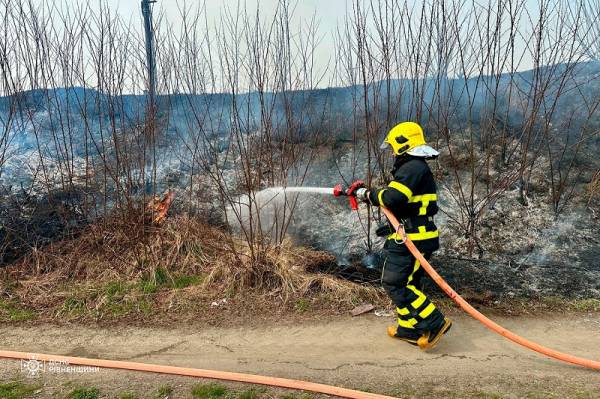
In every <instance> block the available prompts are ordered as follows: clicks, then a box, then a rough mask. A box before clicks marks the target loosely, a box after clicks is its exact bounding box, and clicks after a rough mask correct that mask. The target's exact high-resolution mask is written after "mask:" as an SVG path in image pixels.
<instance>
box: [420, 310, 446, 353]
mask: <svg viewBox="0 0 600 399" xmlns="http://www.w3.org/2000/svg"><path fill="white" fill-rule="evenodd" d="M450 327H452V321H451V320H450V319H449V318H447V317H445V318H444V320H443V322H442V323H440V324H439V326H437V327H436V328H434V329H433V330H431V331H427V332H425V333H424V334H423V335H422V336H421V338H419V339H418V340H417V345H419V348H421V349H423V350H429V349H433V348H434V347H435V346H436V345H437V343H438V342H439V341H440V339H442V337H443V336H444V334H446V333H447V332H448V330H450Z"/></svg>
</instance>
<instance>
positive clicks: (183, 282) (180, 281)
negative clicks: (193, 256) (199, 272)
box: [171, 275, 204, 289]
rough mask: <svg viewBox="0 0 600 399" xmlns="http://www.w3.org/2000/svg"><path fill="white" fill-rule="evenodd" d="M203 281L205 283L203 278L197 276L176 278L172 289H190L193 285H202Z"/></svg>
mask: <svg viewBox="0 0 600 399" xmlns="http://www.w3.org/2000/svg"><path fill="white" fill-rule="evenodd" d="M203 281H204V277H203V276H195V275H190V276H179V277H175V278H174V279H173V283H172V284H171V288H175V289H181V288H186V287H190V286H192V285H198V284H201V283H202V282H203Z"/></svg>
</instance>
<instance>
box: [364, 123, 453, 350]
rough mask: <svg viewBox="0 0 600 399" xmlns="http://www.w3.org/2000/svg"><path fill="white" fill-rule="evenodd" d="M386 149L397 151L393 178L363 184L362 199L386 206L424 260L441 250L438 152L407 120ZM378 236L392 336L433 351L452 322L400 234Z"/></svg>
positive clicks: (393, 133) (391, 133)
mask: <svg viewBox="0 0 600 399" xmlns="http://www.w3.org/2000/svg"><path fill="white" fill-rule="evenodd" d="M381 148H382V149H387V148H391V150H392V151H393V153H394V155H395V162H394V168H393V170H392V175H393V179H392V181H391V182H390V183H389V185H388V186H387V187H385V188H382V189H366V188H360V189H358V190H357V191H356V196H357V198H358V199H360V200H362V201H364V202H367V203H369V204H371V205H373V206H381V207H386V208H388V209H389V210H390V211H391V212H392V213H393V214H394V215H395V216H396V217H397V218H398V220H400V221H401V222H402V223H403V225H404V228H405V230H406V234H407V235H408V237H409V238H410V239H411V240H412V241H413V242H414V243H415V245H416V246H417V248H418V249H419V251H421V252H422V253H423V254H424V256H425V258H429V257H430V256H431V254H432V253H433V252H434V251H436V250H437V249H438V248H439V238H438V236H439V233H438V230H437V227H436V226H435V224H434V221H433V217H434V215H435V214H436V213H437V211H438V206H437V194H436V184H435V180H434V178H433V174H432V173H431V170H430V169H429V165H427V160H428V159H435V158H436V157H437V156H438V155H439V153H438V152H437V151H436V150H434V149H433V148H431V147H430V146H428V145H427V143H426V142H425V135H424V133H423V129H422V128H421V126H419V125H418V124H417V123H414V122H403V123H400V124H399V125H397V126H395V127H394V128H393V129H392V130H390V131H389V133H388V134H387V136H386V138H385V140H384V142H383V144H382V146H381ZM377 235H378V236H385V237H386V238H387V240H386V242H385V245H384V247H383V248H384V255H385V260H384V264H383V270H382V274H381V282H382V285H383V287H384V288H385V290H386V292H387V293H388V295H389V296H390V297H391V299H392V300H393V301H394V304H395V305H396V313H397V316H398V324H397V326H393V327H388V330H387V332H388V335H390V336H391V337H395V338H398V339H400V340H403V341H406V342H408V343H410V344H412V345H416V346H419V347H420V348H421V349H431V348H433V347H434V346H435V345H437V343H438V341H439V340H440V338H441V337H442V336H443V335H444V334H445V333H446V332H448V330H449V329H450V327H451V326H452V322H451V321H450V319H448V318H446V317H444V315H443V314H442V312H441V311H440V310H439V309H437V307H436V306H435V304H434V303H433V302H431V300H429V298H427V296H426V295H425V294H424V293H423V291H422V285H421V280H422V278H423V274H424V271H423V268H422V267H421V265H420V263H419V261H418V260H417V259H416V258H415V257H414V256H413V255H412V254H411V253H410V252H409V251H408V249H407V248H406V246H405V245H404V244H403V243H402V238H401V237H399V236H398V234H397V233H396V232H394V231H393V229H392V228H391V227H390V225H386V226H384V227H383V228H380V229H378V232H377Z"/></svg>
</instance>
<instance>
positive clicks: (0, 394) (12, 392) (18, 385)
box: [0, 381, 38, 399]
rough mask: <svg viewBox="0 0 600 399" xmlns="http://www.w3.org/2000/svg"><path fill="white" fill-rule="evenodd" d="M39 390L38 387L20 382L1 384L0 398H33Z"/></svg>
mask: <svg viewBox="0 0 600 399" xmlns="http://www.w3.org/2000/svg"><path fill="white" fill-rule="evenodd" d="M37 389H38V387H37V386H33V385H27V384H24V383H22V382H20V381H12V382H8V383H3V384H0V398H2V399H24V398H28V397H31V396H32V395H33V393H34V392H35V391H36V390H37Z"/></svg>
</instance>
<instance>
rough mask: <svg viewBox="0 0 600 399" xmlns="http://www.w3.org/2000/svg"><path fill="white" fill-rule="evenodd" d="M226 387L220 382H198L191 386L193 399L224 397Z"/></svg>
mask: <svg viewBox="0 0 600 399" xmlns="http://www.w3.org/2000/svg"><path fill="white" fill-rule="evenodd" d="M227 392H228V389H227V387H225V386H224V385H221V384H216V383H212V384H199V385H195V386H194V387H193V388H192V397H193V398H194V399H219V398H223V397H225V395H226V394H227Z"/></svg>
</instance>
